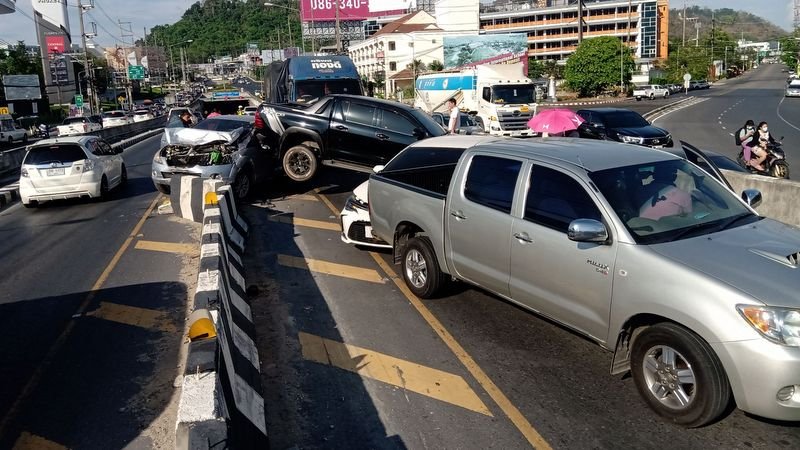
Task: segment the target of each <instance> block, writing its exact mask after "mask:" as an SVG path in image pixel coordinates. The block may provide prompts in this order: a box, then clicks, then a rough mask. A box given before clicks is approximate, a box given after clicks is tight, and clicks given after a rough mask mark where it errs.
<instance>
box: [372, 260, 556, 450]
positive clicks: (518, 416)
mask: <svg viewBox="0 0 800 450" xmlns="http://www.w3.org/2000/svg"><path fill="white" fill-rule="evenodd" d="M369 254H370V255H371V256H372V258H373V259H374V260H375V262H377V263H378V265H379V266H380V267H381V269H383V271H384V272H386V275H387V276H388V277H389V279H391V280H392V281H394V284H395V285H396V286H397V288H398V289H400V292H402V293H403V294H404V295H405V297H406V298H407V299H408V301H410V302H411V304H412V305H414V308H416V310H417V312H419V313H420V315H422V317H423V319H425V321H426V322H428V325H430V326H431V328H433V331H435V332H436V334H438V335H439V338H441V339H442V341H444V343H445V345H447V347H448V348H450V351H452V352H453V353H454V354H455V355H456V357H457V358H458V360H459V361H461V364H463V365H464V367H466V368H467V370H468V371H469V373H470V374H472V376H473V377H475V379H476V380H477V381H478V383H479V384H480V385H481V386H482V387H483V388H484V389H485V390H486V393H488V394H489V396H490V397H491V398H492V400H494V402H495V403H497V406H499V407H500V409H501V410H502V411H503V413H504V414H505V415H506V417H508V418H509V420H511V423H513V424H514V426H515V427H517V429H518V430H519V431H520V432H521V433H522V435H523V436H525V439H527V440H528V443H530V444H531V445H532V446H533V447H534V448H537V449H540V450H545V449H547V450H549V449H551V447H550V444H548V443H547V441H545V440H544V438H543V437H542V435H540V434H539V432H538V431H536V429H535V428H533V426H532V425H531V424H530V422H528V419H526V418H525V416H523V415H522V413H521V412H520V411H519V409H517V407H516V406H514V404H513V403H511V400H509V399H508V397H506V396H505V394H503V391H501V390H500V388H499V387H497V385H496V384H494V382H493V381H492V380H491V378H489V376H488V375H486V372H484V371H483V369H481V367H480V366H479V365H478V363H476V362H475V360H474V359H472V357H471V356H470V355H469V354H468V353H467V351H466V350H464V348H463V347H462V346H461V344H459V343H458V341H456V339H455V338H454V337H453V335H451V334H450V332H449V331H447V329H446V328H445V327H444V325H442V323H441V322H439V319H437V318H436V316H434V315H433V313H432V312H431V311H430V310H429V309H428V308H427V307H426V306H425V305H424V304H423V303H422V301H421V300H420V299H419V298H418V297H417V296H416V295H414V294H413V293H412V292H411V291H410V290H409V289H408V286H406V284H405V282H404V281H403V280H402V279H401V278H400V277H398V276H397V274H396V273H395V271H394V269H392V268H391V267H390V266H389V265H388V264H387V263H386V261H384V260H383V258H381V257H380V255H378V254H377V253H374V252H370V253H369Z"/></svg>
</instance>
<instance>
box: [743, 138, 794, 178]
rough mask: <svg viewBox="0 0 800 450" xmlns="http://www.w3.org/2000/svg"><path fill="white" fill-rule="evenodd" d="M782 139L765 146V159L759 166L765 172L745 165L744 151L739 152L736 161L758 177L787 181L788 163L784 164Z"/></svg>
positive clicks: (784, 156)
mask: <svg viewBox="0 0 800 450" xmlns="http://www.w3.org/2000/svg"><path fill="white" fill-rule="evenodd" d="M782 141H783V137H781V139H780V140H778V141H775V142H774V143H771V144H767V159H765V160H764V162H763V163H761V165H763V166H764V169H765V170H763V171H762V170H758V169H756V168H755V167H753V166H751V165H749V164H746V161H745V160H744V150H739V155H738V156H737V157H736V161H737V162H738V163H739V165H740V166H742V167H744V168H745V169H746V170H748V171H749V172H750V173H755V174H758V175H766V176H770V177H775V178H783V179H787V180H788V179H789V163H788V162H786V152H784V151H783V148H782V145H783V144H782Z"/></svg>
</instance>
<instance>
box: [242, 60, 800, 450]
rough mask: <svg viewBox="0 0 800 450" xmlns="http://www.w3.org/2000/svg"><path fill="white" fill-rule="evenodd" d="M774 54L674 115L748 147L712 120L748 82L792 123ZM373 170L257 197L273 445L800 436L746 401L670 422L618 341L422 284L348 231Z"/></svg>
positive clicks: (693, 133)
mask: <svg viewBox="0 0 800 450" xmlns="http://www.w3.org/2000/svg"><path fill="white" fill-rule="evenodd" d="M762 67H763V69H759V71H758V72H756V73H755V74H752V75H749V76H748V77H747V78H744V79H741V80H735V81H731V82H730V84H728V85H727V86H725V87H722V86H717V87H714V88H712V89H711V90H708V91H700V92H696V93H690V96H699V97H709V100H708V101H704V102H702V103H700V104H698V105H697V106H693V107H691V108H686V109H685V110H681V111H680V112H675V113H672V114H671V115H668V116H666V117H664V118H663V119H660V121H663V123H659V125H661V126H664V127H666V128H668V129H669V130H670V131H672V132H673V133H674V134H675V135H676V136H678V137H679V138H687V139H689V140H690V141H692V142H695V141H697V142H699V144H700V146H701V147H708V148H713V149H719V150H720V151H721V152H722V151H723V150H724V149H725V148H728V147H732V142H733V139H732V138H731V137H730V136H727V135H726V130H722V129H721V128H720V127H719V124H715V123H714V122H711V123H709V120H708V119H709V118H716V117H717V116H718V115H719V114H720V113H722V112H723V111H724V110H725V109H726V108H729V107H730V105H733V104H735V103H736V102H737V101H739V100H740V99H741V96H742V95H744V94H747V93H749V95H750V97H751V101H760V102H763V103H765V105H764V106H763V111H764V112H759V111H760V110H756V109H753V108H749V107H747V108H748V109H745V107H743V108H742V109H743V113H744V112H748V113H751V114H761V115H762V116H763V117H766V119H767V120H768V121H772V122H776V120H775V119H772V118H771V116H768V115H767V114H768V112H769V111H774V110H775V104H776V103H778V102H779V101H780V99H778V98H777V94H778V93H779V90H778V88H780V87H781V80H780V79H779V78H781V76H780V72H779V68H778V66H775V67H770V66H762ZM762 87H763V88H764V89H765V91H764V93H763V94H762V95H759V94H758V91H759V89H761V88H762ZM773 94H774V95H773ZM773 97H774V98H773ZM677 99H678V98H677V97H675V98H673V99H672V101H674V100H677ZM770 102H771V103H770ZM666 103H668V101H667V102H662V101H658V100H657V101H654V102H625V103H623V104H621V105H618V106H622V107H629V106H630V107H632V109H637V110H639V112H646V111H647V110H648V109H652V108H653V107H655V106H659V105H661V104H666ZM784 106H785V104H784ZM728 114H731V113H730V111H729V112H728ZM782 114H784V116H785V115H786V114H790V113H788V112H782ZM731 116H733V114H731ZM762 116H759V117H754V119H755V120H759V119H761V117H762ZM734 122H735V123H740V122H741V123H743V122H744V120H740V118H739V117H732V119H731V123H734ZM723 123H725V122H724V121H723ZM773 128H778V129H779V130H780V129H781V125H779V124H777V123H776V124H775V125H774V126H773ZM787 128H788V127H787ZM729 129H730V128H729ZM787 139H789V134H788V132H787ZM729 141H730V142H731V145H728V142H729ZM715 143H716V144H717V145H713V144H715ZM365 178H366V177H365V176H364V175H361V174H355V173H351V172H346V171H342V170H336V169H331V168H326V170H325V171H324V172H323V174H322V176H321V177H320V178H319V179H317V180H316V181H314V182H313V183H312V184H306V185H292V184H289V183H288V182H283V183H277V184H275V185H272V186H269V187H268V188H267V190H266V191H265V193H264V199H263V200H262V201H261V202H256V203H254V205H253V206H249V207H246V208H244V214H245V216H246V217H247V218H248V219H249V221H250V223H251V235H250V238H249V241H248V246H247V259H246V262H245V267H246V276H245V278H246V279H247V283H248V284H249V285H251V288H250V291H251V292H257V294H256V295H254V296H253V297H252V298H251V302H252V305H253V313H254V318H255V321H256V327H257V332H258V335H259V336H258V339H259V344H258V345H259V352H260V356H261V360H262V361H263V366H264V367H263V372H264V374H263V381H264V385H265V390H266V398H265V400H266V404H267V420H268V429H269V432H270V440H271V446H272V447H273V448H290V447H292V446H295V445H296V446H297V447H298V448H304V449H306V448H392V449H394V448H529V447H531V446H536V447H537V448H548V447H552V448H565V449H566V448H569V449H573V448H608V449H616V448H636V449H649V448H664V447H669V448H679V449H707V448H726V449H728V448H765V449H780V448H787V449H788V448H792V449H794V448H800V427H799V426H798V424H796V423H795V424H792V423H776V422H772V421H769V420H764V419H760V418H757V417H752V416H749V415H747V414H745V413H743V412H741V411H739V410H732V411H730V412H729V413H728V414H727V416H726V417H725V418H724V419H723V420H721V421H719V422H718V423H715V424H712V425H710V426H707V427H704V428H701V429H694V430H686V429H683V428H680V427H676V426H672V425H669V424H667V423H664V422H662V421H661V420H660V419H659V418H658V417H657V416H655V415H654V414H653V413H652V412H651V411H650V410H649V409H648V408H647V407H646V406H645V404H644V403H643V402H642V400H640V397H639V395H638V394H637V392H636V388H635V386H634V384H633V381H632V379H631V378H630V377H628V376H626V377H614V376H610V375H609V368H610V365H611V356H612V355H611V354H610V353H607V352H605V351H604V350H602V349H600V348H599V347H597V346H596V345H595V344H594V343H592V342H589V341H588V340H586V339H584V338H582V337H581V336H578V335H576V334H575V333H573V332H571V331H569V330H566V329H564V328H563V327H560V326H558V325H556V324H554V323H552V322H549V321H547V320H544V319H542V318H540V317H538V316H536V315H534V314H532V313H530V312H527V311H525V310H522V309H520V308H518V307H516V306H514V305H511V304H509V303H507V302H505V301H503V300H501V299H498V298H496V297H494V296H492V295H489V294H487V293H485V292H483V291H481V290H479V289H475V288H471V287H468V286H465V285H457V286H456V287H455V288H454V289H453V290H452V291H451V292H450V295H447V296H445V297H443V298H439V299H435V300H422V301H420V300H418V299H415V298H414V297H410V296H407V295H406V294H405V293H404V292H403V283H402V281H400V280H397V279H396V276H397V273H398V271H399V268H398V266H395V265H393V264H392V261H391V258H390V255H389V254H388V253H387V252H370V251H369V250H367V249H361V248H355V247H352V246H349V245H346V244H343V243H342V242H341V241H340V238H339V229H338V212H339V211H340V210H341V208H342V207H343V205H344V203H345V200H346V198H347V197H348V196H349V195H350V193H351V191H352V189H353V188H354V187H355V186H357V185H358V184H359V183H360V182H361V181H363V180H364V179H365ZM476 238H479V237H476ZM395 281H399V283H396V282H395ZM564 282H565V283H568V282H569V278H568V276H567V278H565V280H564Z"/></svg>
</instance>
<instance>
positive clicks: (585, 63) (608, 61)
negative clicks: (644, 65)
mask: <svg viewBox="0 0 800 450" xmlns="http://www.w3.org/2000/svg"><path fill="white" fill-rule="evenodd" d="M620 65H621V66H622V73H621V74H620ZM634 67H635V64H634V61H633V55H632V52H631V50H630V49H629V48H627V47H623V45H622V43H621V42H620V40H619V39H618V38H615V37H613V36H601V37H596V38H591V39H586V40H584V41H583V42H582V43H581V44H580V45H579V46H578V49H577V50H576V51H575V53H574V54H573V55H572V56H570V58H569V60H567V65H566V67H565V69H564V79H565V80H566V82H567V87H569V88H570V89H572V90H573V91H576V92H578V94H579V95H580V96H582V97H586V96H592V95H598V94H600V93H602V92H604V91H607V90H609V88H611V87H612V86H619V85H620V78H622V80H623V81H625V82H627V81H628V80H630V79H631V72H632V71H633V69H634Z"/></svg>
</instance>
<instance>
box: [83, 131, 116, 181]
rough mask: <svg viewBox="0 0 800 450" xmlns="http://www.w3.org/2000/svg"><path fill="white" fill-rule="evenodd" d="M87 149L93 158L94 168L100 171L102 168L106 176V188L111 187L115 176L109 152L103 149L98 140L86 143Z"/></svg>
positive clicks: (101, 143)
mask: <svg viewBox="0 0 800 450" xmlns="http://www.w3.org/2000/svg"><path fill="white" fill-rule="evenodd" d="M87 145H88V147H89V151H91V152H92V155H94V156H95V160H94V163H95V167H96V168H98V169H100V168H102V171H103V173H104V174H105V175H106V179H107V180H108V186H109V187H113V186H114V185H115V184H116V182H117V178H116V174H115V173H114V164H112V156H111V153H110V152H109V150H110V147H109V150H106V149H105V148H103V142H102V141H100V140H99V139H92V140H90V141H89V142H88V143H87Z"/></svg>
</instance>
